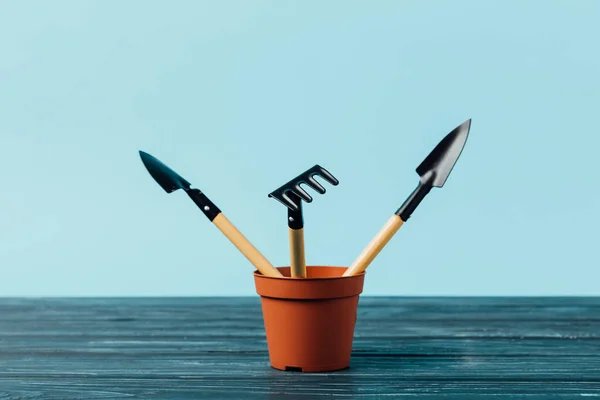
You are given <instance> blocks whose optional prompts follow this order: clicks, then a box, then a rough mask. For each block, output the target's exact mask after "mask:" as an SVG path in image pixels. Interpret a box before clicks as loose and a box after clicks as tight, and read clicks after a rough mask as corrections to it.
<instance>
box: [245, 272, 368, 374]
mask: <svg viewBox="0 0 600 400" xmlns="http://www.w3.org/2000/svg"><path fill="white" fill-rule="evenodd" d="M277 269H278V270H279V271H280V272H281V273H282V274H283V275H284V277H283V278H280V277H268V276H264V275H261V274H260V273H259V272H258V271H255V272H254V283H255V284H256V292H257V293H258V294H259V295H260V296H261V302H262V312H263V318H264V324H265V332H266V336H267V346H268V349H269V358H270V362H271V366H272V367H273V368H276V369H280V370H288V371H290V370H291V371H303V372H323V371H335V370H340V369H344V368H347V367H348V366H349V365H350V355H351V353H352V339H353V337H354V324H355V322H356V313H357V311H358V297H359V295H360V294H361V293H362V290H363V283H364V273H361V274H359V275H354V276H347V277H342V274H343V273H344V271H345V270H346V269H347V268H346V267H331V266H307V267H306V272H307V277H306V278H296V279H295V278H290V267H280V268H277Z"/></svg>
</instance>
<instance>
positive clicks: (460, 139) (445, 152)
mask: <svg viewBox="0 0 600 400" xmlns="http://www.w3.org/2000/svg"><path fill="white" fill-rule="evenodd" d="M470 128H471V119H468V120H467V121H465V122H463V123H462V124H461V125H459V126H458V127H456V128H455V129H454V130H453V131H452V132H450V133H449V134H448V135H446V137H444V139H442V141H441V142H440V143H439V144H438V145H437V146H436V147H435V148H434V149H433V151H432V152H431V153H429V155H428V156H427V157H426V158H425V160H423V162H422V163H421V165H419V166H418V167H417V173H418V174H419V176H420V177H421V179H420V181H419V185H418V186H417V188H416V189H415V190H414V191H413V192H412V193H411V195H410V196H409V197H408V198H407V199H406V201H405V202H404V204H402V206H401V207H400V208H399V209H398V211H396V213H395V214H394V215H392V217H391V218H390V219H389V220H388V221H387V223H386V224H385V225H384V226H383V228H382V229H381V230H380V231H379V233H378V234H377V235H376V236H375V237H374V238H373V240H371V242H370V243H369V245H368V246H367V247H366V248H365V249H364V250H363V252H362V253H361V254H360V255H359V256H358V258H357V259H356V260H355V261H354V262H353V263H352V265H351V266H350V267H349V268H348V269H347V270H346V271H345V272H344V275H343V276H350V275H356V274H360V273H361V272H363V271H364V270H365V269H367V267H368V266H369V264H370V263H371V262H372V261H373V259H374V258H375V257H376V256H377V254H379V252H380V251H381V250H382V249H383V247H384V246H385V245H386V244H387V243H388V241H389V240H390V239H391V238H392V236H394V234H395V233H396V232H397V231H398V229H400V227H401V226H402V224H403V223H404V222H406V221H407V220H408V218H410V216H411V214H412V213H413V212H414V211H415V209H416V208H417V206H418V205H419V203H421V201H422V200H423V199H424V198H425V196H426V195H427V194H428V193H429V191H430V190H431V189H432V188H433V187H442V186H444V182H446V179H447V178H448V175H450V172H451V171H452V168H453V167H454V164H456V160H458V157H460V154H461V152H462V149H463V147H464V146H465V143H466V141H467V136H469V130H470Z"/></svg>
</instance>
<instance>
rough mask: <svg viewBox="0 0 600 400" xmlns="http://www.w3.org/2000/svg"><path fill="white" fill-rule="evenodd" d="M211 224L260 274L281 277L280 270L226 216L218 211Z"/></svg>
mask: <svg viewBox="0 0 600 400" xmlns="http://www.w3.org/2000/svg"><path fill="white" fill-rule="evenodd" d="M212 222H213V224H215V225H216V226H217V228H219V230H220V231H221V232H222V233H223V235H225V236H226V237H227V238H228V239H229V240H230V241H231V243H233V244H234V245H235V247H237V249H238V250H239V251H240V252H241V253H242V254H243V255H244V256H245V257H246V258H247V259H248V261H250V262H251V263H252V265H254V266H255V267H256V269H257V270H258V271H260V273H261V274H263V275H265V276H273V277H281V276H282V275H281V272H279V271H278V270H277V268H275V267H274V266H273V264H271V263H270V262H269V261H268V260H267V259H266V258H265V256H263V255H262V253H261V252H260V251H258V249H257V248H256V247H254V245H253V244H252V243H250V241H249V240H248V239H246V237H245V236H244V235H243V234H242V232H240V231H239V230H238V229H237V228H236V227H235V225H233V224H232V223H231V222H230V221H229V220H228V219H227V217H226V216H225V215H224V214H223V213H220V214H218V215H217V216H216V217H215V219H213V221H212Z"/></svg>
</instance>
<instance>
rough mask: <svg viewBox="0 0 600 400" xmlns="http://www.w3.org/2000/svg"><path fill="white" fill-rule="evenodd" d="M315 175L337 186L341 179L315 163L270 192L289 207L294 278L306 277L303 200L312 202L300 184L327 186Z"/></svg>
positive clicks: (323, 191)
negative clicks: (318, 180)
mask: <svg viewBox="0 0 600 400" xmlns="http://www.w3.org/2000/svg"><path fill="white" fill-rule="evenodd" d="M315 175H318V176H320V177H321V178H323V179H324V180H326V181H327V182H329V183H331V184H332V185H334V186H336V185H337V184H338V183H339V181H338V180H337V179H336V178H335V177H334V176H333V175H331V174H330V173H329V171H327V170H326V169H325V168H322V167H321V166H319V165H315V166H314V167H312V168H310V169H309V170H307V171H305V172H303V173H302V174H300V175H298V176H297V177H295V178H294V179H292V180H291V181H289V182H288V183H286V184H285V185H283V186H281V187H280V188H278V189H276V190H275V191H273V192H271V193H270V194H269V197H272V198H274V199H276V200H278V201H279V202H281V203H282V204H283V205H284V206H286V207H287V209H288V237H289V242H290V271H291V276H292V277H293V278H306V260H305V259H304V221H303V216H302V201H301V200H304V201H306V202H307V203H311V202H312V200H313V199H312V197H310V195H309V194H308V193H307V192H306V191H305V190H304V189H302V187H301V186H300V185H301V184H306V185H308V186H310V187H311V188H313V189H314V190H316V191H317V192H319V193H320V194H324V193H325V188H324V187H323V186H322V185H321V184H320V183H319V182H317V180H316V179H315V178H314V176H315Z"/></svg>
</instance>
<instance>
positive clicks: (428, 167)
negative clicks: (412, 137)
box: [417, 119, 471, 187]
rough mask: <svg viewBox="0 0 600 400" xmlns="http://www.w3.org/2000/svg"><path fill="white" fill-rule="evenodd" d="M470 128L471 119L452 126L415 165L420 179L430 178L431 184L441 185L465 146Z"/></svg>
mask: <svg viewBox="0 0 600 400" xmlns="http://www.w3.org/2000/svg"><path fill="white" fill-rule="evenodd" d="M470 129H471V119H468V120H466V121H465V122H463V123H462V124H461V125H459V126H458V127H456V128H454V130H453V131H452V132H450V133H449V134H448V135H446V137H444V138H443V139H442V141H441V142H440V143H438V145H437V146H435V148H434V149H433V151H432V152H431V153H429V155H428V156H427V157H426V158H425V160H423V162H422V163H421V165H419V166H418V167H417V173H418V174H419V176H421V180H423V179H426V180H430V179H433V180H431V181H430V184H431V186H435V187H442V186H444V183H445V182H446V179H448V175H450V172H452V168H454V164H456V160H458V157H460V153H461V152H462V150H463V148H464V147H465V143H466V141H467V137H468V136H469V130H470Z"/></svg>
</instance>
